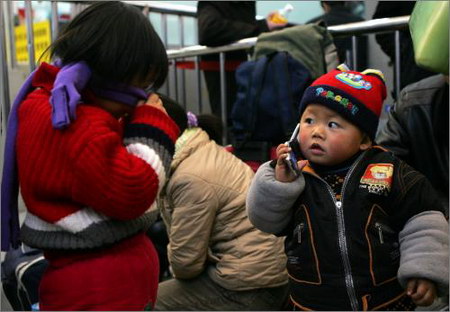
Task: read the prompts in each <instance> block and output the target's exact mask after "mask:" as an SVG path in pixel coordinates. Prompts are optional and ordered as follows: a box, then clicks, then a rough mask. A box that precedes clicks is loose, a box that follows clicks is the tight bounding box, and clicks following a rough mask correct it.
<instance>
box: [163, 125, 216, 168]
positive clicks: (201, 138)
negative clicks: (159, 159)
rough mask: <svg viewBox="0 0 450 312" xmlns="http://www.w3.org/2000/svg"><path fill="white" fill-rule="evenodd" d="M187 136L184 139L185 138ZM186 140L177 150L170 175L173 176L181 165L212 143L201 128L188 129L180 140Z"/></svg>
mask: <svg viewBox="0 0 450 312" xmlns="http://www.w3.org/2000/svg"><path fill="white" fill-rule="evenodd" d="M185 135H186V136H187V137H185V138H183V137H184V136H185ZM180 139H182V140H183V139H186V141H185V142H183V144H182V145H180V147H179V148H178V149H177V150H176V152H175V155H174V156H173V160H172V163H171V165H170V173H171V174H172V173H173V172H174V171H175V170H176V168H177V167H178V166H179V165H180V163H181V162H182V161H183V160H185V159H186V158H188V157H189V156H190V155H192V154H193V153H194V152H195V151H197V149H198V148H200V147H201V146H204V145H205V144H206V143H208V142H209V141H210V139H209V136H208V134H207V133H206V132H205V131H203V130H202V129H201V128H191V129H187V130H186V131H185V132H184V133H183V135H182V136H181V137H180V138H179V139H178V140H180Z"/></svg>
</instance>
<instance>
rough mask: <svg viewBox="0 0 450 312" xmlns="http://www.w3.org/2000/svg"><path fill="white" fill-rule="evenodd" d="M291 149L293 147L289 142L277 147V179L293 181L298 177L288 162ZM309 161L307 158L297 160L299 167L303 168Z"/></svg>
mask: <svg viewBox="0 0 450 312" xmlns="http://www.w3.org/2000/svg"><path fill="white" fill-rule="evenodd" d="M290 151H291V148H290V147H289V146H288V145H287V144H280V145H278V147H277V150H276V152H277V165H276V166H275V179H276V180H277V181H280V182H292V181H294V180H295V179H296V178H297V177H296V175H295V174H294V173H293V172H292V171H291V169H290V168H289V167H288V165H287V164H286V157H287V156H288V153H289V152H290ZM307 163H308V161H307V160H299V161H298V162H297V166H298V169H299V170H302V169H303V167H305V166H306V164H307Z"/></svg>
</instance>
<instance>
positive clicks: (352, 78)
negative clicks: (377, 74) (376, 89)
mask: <svg viewBox="0 0 450 312" xmlns="http://www.w3.org/2000/svg"><path fill="white" fill-rule="evenodd" d="M336 79H338V80H340V81H342V82H343V83H345V84H346V85H349V86H350V87H353V88H355V89H366V90H370V89H372V84H371V83H370V82H368V81H365V80H364V79H363V77H362V76H361V75H359V74H354V73H346V72H343V73H340V74H337V75H336Z"/></svg>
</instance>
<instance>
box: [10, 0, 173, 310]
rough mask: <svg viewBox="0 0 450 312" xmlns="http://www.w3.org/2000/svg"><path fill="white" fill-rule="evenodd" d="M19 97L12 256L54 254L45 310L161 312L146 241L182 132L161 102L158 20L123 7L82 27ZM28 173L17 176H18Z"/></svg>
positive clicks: (99, 12)
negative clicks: (32, 251)
mask: <svg viewBox="0 0 450 312" xmlns="http://www.w3.org/2000/svg"><path fill="white" fill-rule="evenodd" d="M50 50H51V54H52V57H53V58H54V59H55V60H56V62H55V65H49V64H46V63H43V64H41V66H39V68H38V69H37V70H36V71H35V72H33V73H32V74H31V75H30V77H29V78H28V79H27V81H26V82H25V84H24V86H23V87H22V89H21V90H20V91H19V94H18V97H17V98H16V101H15V103H14V106H13V108H12V111H11V114H10V117H9V123H8V132H7V143H6V149H5V163H4V170H3V179H2V207H1V208H2V250H8V249H9V248H10V247H11V246H12V247H14V248H15V247H17V246H18V245H19V237H18V234H19V231H18V219H17V195H18V184H19V183H20V188H21V194H22V197H23V199H24V202H25V205H26V207H27V210H28V211H27V216H26V218H25V221H24V223H23V225H22V228H21V230H20V240H21V241H23V242H24V243H26V244H28V245H30V246H32V247H36V248H40V249H43V250H44V255H45V257H46V258H47V259H48V261H49V268H48V270H47V271H46V272H45V273H44V276H43V278H42V281H41V285H40V308H41V310H143V309H144V308H145V307H150V308H152V307H153V305H154V302H155V298H156V291H157V285H158V284H157V283H158V258H157V254H156V252H155V249H154V247H153V245H152V243H151V241H150V240H149V239H148V238H147V237H146V235H145V233H144V232H145V231H146V230H147V229H148V227H149V225H150V224H151V223H152V222H153V221H154V216H155V214H152V213H150V212H149V210H150V208H151V207H152V206H153V204H154V202H155V198H156V196H157V194H158V192H159V190H160V189H161V187H162V185H163V184H164V181H165V177H166V175H167V173H168V169H169V165H170V162H171V159H172V155H173V152H174V142H175V140H176V139H177V136H178V132H179V130H178V127H177V126H176V125H175V123H174V122H173V121H172V120H171V119H170V118H169V117H168V116H167V114H166V111H165V110H164V108H163V106H162V103H161V100H160V99H159V97H158V96H157V95H156V94H151V95H150V96H148V95H147V92H145V91H144V89H145V88H147V87H149V86H153V87H154V88H157V87H159V86H160V85H161V84H162V83H163V82H164V80H165V78H166V76H167V68H168V66H167V64H168V61H167V55H166V52H165V48H164V46H163V44H162V42H161V40H160V39H159V37H158V35H157V34H156V32H155V31H154V29H153V27H152V26H151V24H150V22H149V21H148V19H147V18H146V17H145V16H144V15H143V14H142V12H140V11H139V10H138V9H137V8H136V7H133V6H131V5H128V4H124V3H122V2H98V3H95V4H93V5H91V6H90V7H88V8H87V9H86V10H84V11H83V12H81V13H80V14H79V15H77V16H76V17H75V18H74V19H73V20H72V21H71V22H70V24H69V25H67V27H66V28H65V29H64V31H63V32H62V33H61V35H60V36H59V38H58V39H57V40H56V41H55V42H54V43H53V44H52V46H51V47H50ZM17 173H18V174H17Z"/></svg>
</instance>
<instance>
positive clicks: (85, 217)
mask: <svg viewBox="0 0 450 312" xmlns="http://www.w3.org/2000/svg"><path fill="white" fill-rule="evenodd" d="M108 219H109V218H108V217H107V216H105V215H103V214H100V213H98V212H96V211H94V210H93V209H91V208H83V209H81V210H78V211H77V212H75V213H72V214H70V215H68V216H66V217H64V218H62V219H60V220H59V221H58V222H55V223H54V224H52V223H49V222H47V221H45V220H42V219H41V218H39V217H38V216H35V215H34V214H32V213H30V212H27V215H26V217H25V221H24V223H25V224H26V225H27V226H28V227H29V228H31V229H33V230H37V231H46V232H54V231H62V230H64V231H66V232H71V233H78V232H81V231H83V230H84V229H86V228H87V227H89V226H91V225H92V224H95V223H100V222H102V221H105V220H108Z"/></svg>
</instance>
